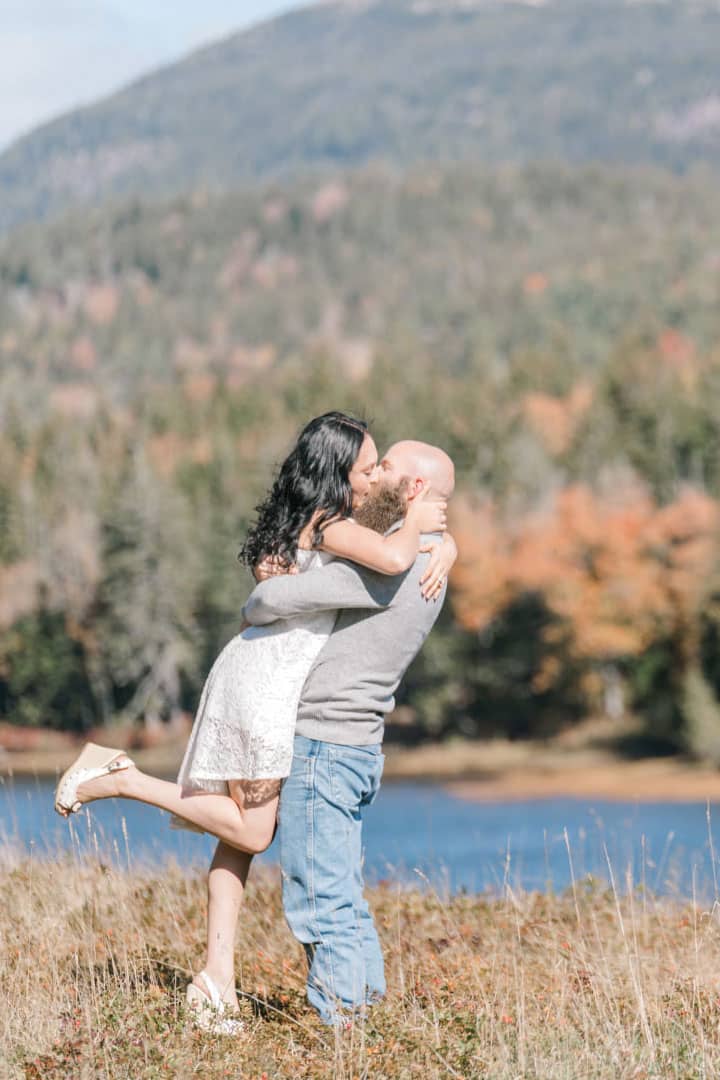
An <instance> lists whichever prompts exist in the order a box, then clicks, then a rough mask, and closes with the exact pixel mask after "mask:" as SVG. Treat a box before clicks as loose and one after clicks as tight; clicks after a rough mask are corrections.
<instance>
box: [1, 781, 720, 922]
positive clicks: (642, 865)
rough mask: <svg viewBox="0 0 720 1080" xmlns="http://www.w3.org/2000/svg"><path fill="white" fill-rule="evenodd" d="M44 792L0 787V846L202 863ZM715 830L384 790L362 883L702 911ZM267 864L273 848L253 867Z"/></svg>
mask: <svg viewBox="0 0 720 1080" xmlns="http://www.w3.org/2000/svg"><path fill="white" fill-rule="evenodd" d="M53 788H54V785H53V784H51V783H50V782H48V781H45V780H12V779H7V778H5V779H0V841H5V842H6V843H10V844H11V845H13V846H16V847H19V848H21V849H22V850H25V851H32V852H33V855H34V856H35V857H47V856H54V855H56V854H58V853H59V852H62V851H63V850H72V849H73V848H74V849H75V850H76V851H77V852H78V853H79V854H80V855H83V854H84V853H87V852H90V853H92V854H96V855H98V856H99V857H100V858H102V859H103V860H105V861H108V862H113V863H116V864H120V865H128V864H129V865H131V866H132V865H138V864H147V863H162V862H164V861H165V860H166V859H168V858H169V857H172V858H174V859H176V860H177V861H179V862H180V863H182V864H187V865H198V864H201V865H202V864H207V863H208V862H209V860H210V857H211V854H212V850H213V846H214V842H213V840H212V839H211V838H210V837H206V836H199V835H197V834H194V833H189V832H184V831H176V830H173V829H171V828H170V827H169V818H168V815H167V814H165V813H164V812H163V811H159V810H156V809H155V808H154V807H148V806H144V805H143V804H141V803H136V802H131V801H119V800H107V801H104V802H97V803H93V804H92V806H91V807H90V808H89V809H88V810H86V811H83V812H81V813H80V814H77V815H75V816H74V817H73V818H72V819H71V824H70V825H69V824H68V822H66V821H63V820H62V819H61V818H59V817H58V816H57V815H56V814H55V813H54V811H53V807H52V795H53ZM708 818H709V820H708ZM714 822H716V823H717V835H718V843H717V846H718V848H720V804H714V805H710V806H708V805H707V804H705V803H664V802H654V803H621V802H604V801H602V800H599V799H593V800H591V799H567V798H562V799H532V800H525V801H513V802H473V801H470V800H467V799H461V798H458V797H455V796H454V795H452V794H450V793H449V792H448V791H446V790H445V789H444V788H443V787H442V786H439V785H436V784H420V783H399V782H393V783H386V784H385V785H384V786H383V788H382V790H381V792H380V794H379V796H378V798H377V801H376V802H375V804H374V805H373V806H371V807H370V808H369V809H368V811H367V817H366V821H365V827H364V836H365V870H366V877H367V880H368V881H369V882H373V881H378V880H388V879H389V880H393V881H398V882H400V883H407V884H422V885H423V886H424V887H430V888H434V889H436V890H439V891H441V892H442V893H446V892H448V893H453V892H457V891H458V890H461V889H464V890H467V891H471V892H484V891H490V892H493V893H499V892H502V891H503V890H505V889H507V888H512V889H525V890H541V891H547V890H549V889H552V890H554V891H560V890H563V889H565V888H567V887H568V886H570V885H571V883H572V881H573V880H575V881H576V882H580V881H581V880H583V879H586V878H587V876H588V875H592V877H594V878H597V879H601V880H602V881H604V882H608V883H611V882H612V881H613V880H614V883H615V885H616V887H617V889H618V890H619V891H621V892H625V891H627V888H628V886H630V885H632V886H633V887H640V886H642V887H644V888H646V889H647V890H649V891H650V892H652V893H656V894H662V895H668V894H671V895H676V896H679V897H692V896H695V897H697V899H698V900H701V901H704V902H706V901H708V900H712V899H715V898H716V897H717V886H716V876H718V870H717V860H716V859H715V852H714V848H715V843H714V838H713V823H714ZM276 859H277V842H275V843H274V844H273V845H272V847H271V848H270V849H269V850H268V852H266V853H265V854H264V855H263V856H261V861H263V862H266V863H268V862H269V863H272V862H275V861H276Z"/></svg>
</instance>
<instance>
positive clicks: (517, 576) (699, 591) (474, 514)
mask: <svg viewBox="0 0 720 1080" xmlns="http://www.w3.org/2000/svg"><path fill="white" fill-rule="evenodd" d="M452 528H453V531H454V532H455V534H456V537H457V542H458V547H459V550H460V556H459V559H458V563H457V566H456V569H455V572H454V574H453V598H454V606H455V611H456V613H457V617H458V619H459V621H460V623H461V624H462V625H463V626H464V627H465V628H466V629H469V630H476V631H477V630H480V629H482V628H483V627H484V626H485V625H487V624H488V623H489V622H490V621H491V620H492V619H493V618H494V617H496V616H497V615H498V614H499V613H500V612H501V611H502V609H503V607H504V606H506V605H507V604H508V603H509V602H510V601H512V599H513V598H515V597H517V596H519V595H522V594H523V593H527V592H540V593H542V595H543V596H544V598H545V602H546V603H547V605H548V608H549V609H550V611H552V612H553V613H554V614H556V615H557V616H559V617H560V620H561V624H560V625H561V626H564V627H567V628H569V629H570V631H571V641H572V651H573V653H574V654H575V655H576V656H577V657H578V658H583V659H597V660H608V659H612V658H617V657H620V656H632V655H637V654H639V653H641V652H642V651H643V650H644V649H646V648H647V647H648V646H649V645H650V643H651V642H652V641H653V640H656V639H657V637H658V636H659V635H662V634H665V633H667V634H670V633H675V632H677V631H678V630H680V631H681V632H682V633H683V634H684V635H685V639H686V643H687V648H688V650H689V651H690V652H692V650H693V649H694V648H695V642H694V637H693V633H694V631H693V627H694V626H696V624H697V622H698V615H699V613H700V610H701V607H702V604H703V601H704V597H705V595H706V589H707V585H708V581H709V579H710V577H711V574H712V571H713V568H714V566H715V565H716V560H717V558H718V551H719V548H718V537H719V535H720V504H718V503H717V502H716V501H715V500H713V499H711V498H710V497H709V496H707V495H704V494H702V493H700V492H698V491H693V490H689V489H688V490H686V491H685V492H683V493H682V494H681V495H680V496H679V497H678V498H677V499H676V500H675V502H673V503H671V504H670V505H668V506H664V507H658V506H657V505H656V504H655V502H654V501H653V499H652V498H651V497H650V496H649V494H648V493H647V492H646V491H644V489H639V490H638V489H637V488H632V487H628V489H627V490H625V491H620V492H616V493H614V494H613V496H612V497H607V496H606V497H602V496H599V495H597V494H596V493H594V492H593V491H591V490H590V488H588V487H585V486H583V485H577V486H573V487H569V488H566V489H565V490H563V491H562V492H560V493H559V494H558V495H557V497H556V498H555V500H554V501H553V504H552V505H551V507H550V508H548V509H547V510H545V511H543V512H542V513H537V514H534V515H532V516H531V517H529V518H526V519H524V520H523V521H521V522H520V523H519V524H518V525H517V526H515V527H513V526H511V525H509V524H507V523H505V522H504V521H503V520H502V516H501V514H500V512H499V510H498V509H497V507H496V506H495V505H494V504H493V503H492V502H490V501H488V502H486V503H484V504H480V505H472V504H471V503H470V502H469V501H465V502H460V504H459V506H458V507H457V509H456V511H455V513H454V516H453V522H452ZM553 632H555V633H557V628H555V629H554V630H550V631H548V633H553Z"/></svg>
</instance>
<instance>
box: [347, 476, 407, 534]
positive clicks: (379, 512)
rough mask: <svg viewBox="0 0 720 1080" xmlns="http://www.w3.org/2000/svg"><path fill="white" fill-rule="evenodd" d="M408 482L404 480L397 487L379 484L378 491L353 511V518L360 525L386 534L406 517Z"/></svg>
mask: <svg viewBox="0 0 720 1080" xmlns="http://www.w3.org/2000/svg"><path fill="white" fill-rule="evenodd" d="M407 489H408V480H407V479H406V478H403V479H402V480H401V481H400V483H399V484H398V485H397V487H391V486H390V485H389V484H379V485H378V487H377V490H375V491H374V492H373V493H372V494H371V495H368V496H367V498H366V499H365V500H364V502H362V503H361V504H360V506H358V508H357V510H354V511H353V518H354V520H355V521H357V523H358V525H364V526H365V527H366V528H368V529H374V530H375V532H379V533H386V532H387V531H388V529H389V528H391V527H392V526H393V525H394V524H395V522H396V521H400V519H401V518H404V517H405V513H406V511H407Z"/></svg>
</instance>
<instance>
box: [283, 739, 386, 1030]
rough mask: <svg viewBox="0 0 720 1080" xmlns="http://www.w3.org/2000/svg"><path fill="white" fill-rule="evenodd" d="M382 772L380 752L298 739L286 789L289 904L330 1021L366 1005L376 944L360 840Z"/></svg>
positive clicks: (313, 987)
mask: <svg viewBox="0 0 720 1080" xmlns="http://www.w3.org/2000/svg"><path fill="white" fill-rule="evenodd" d="M381 771H382V755H381V754H380V752H379V747H345V746H342V747H340V746H336V745H334V744H331V743H322V742H319V741H317V740H313V739H305V738H304V737H303V736H298V737H297V738H296V740H295V755H294V758H293V766H292V770H291V773H290V776H289V777H288V778H287V780H286V781H285V784H284V785H283V791H282V797H281V805H280V862H281V868H282V878H283V904H284V907H285V915H286V918H287V920H288V924H289V926H290V929H291V930H292V932H293V934H294V935H295V937H296V938H297V939H298V941H300V942H302V944H303V945H304V946H305V951H306V954H307V957H308V963H309V973H308V984H307V993H308V1000H309V1001H310V1003H311V1004H312V1005H313V1006H314V1007H315V1008H316V1009H317V1010H318V1012H319V1013H320V1016H321V1019H323V1020H324V1021H325V1022H326V1023H333V1022H335V1020H336V1019H337V1018H338V1015H339V1013H340V1012H342V1010H352V1009H355V1008H359V1007H361V1006H362V1005H363V1004H364V1003H365V994H366V990H365V987H366V973H365V956H364V943H365V939H366V938H367V940H370V938H369V935H366V934H365V933H364V927H365V925H366V924H368V925H369V924H370V921H371V920H370V916H369V912H367V910H366V909H365V910H364V911H361V909H360V905H359V897H358V889H357V884H358V880H360V881H361V867H360V865H359V864H360V842H359V834H360V829H361V823H362V818H361V806H362V805H363V803H364V801H365V800H367V799H370V798H371V797H372V792H373V791H374V790H376V788H377V783H378V780H379V774H380V772H381ZM373 930H374V928H373ZM373 955H374V954H373ZM374 963H375V965H376V964H377V959H376V957H375V960H374ZM373 979H374V981H376V979H377V976H376V975H373Z"/></svg>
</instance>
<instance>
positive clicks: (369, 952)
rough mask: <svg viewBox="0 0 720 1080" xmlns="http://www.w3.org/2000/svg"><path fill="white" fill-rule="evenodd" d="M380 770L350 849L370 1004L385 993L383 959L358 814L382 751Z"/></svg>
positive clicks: (373, 796) (378, 784)
mask: <svg viewBox="0 0 720 1080" xmlns="http://www.w3.org/2000/svg"><path fill="white" fill-rule="evenodd" d="M380 762H381V764H380V770H379V772H378V773H377V775H376V778H375V783H374V786H373V788H372V790H371V791H370V792H369V794H368V796H367V798H365V799H364V800H363V802H362V803H361V806H360V821H359V822H358V823H357V827H356V829H355V836H354V842H355V851H354V853H353V865H354V870H355V909H356V913H357V918H358V923H359V926H360V936H361V938H362V951H363V960H364V963H365V1002H366V1004H368V1005H372V1004H373V1003H374V1002H377V1001H379V1000H380V998H382V997H384V996H385V990H386V986H385V961H384V959H383V954H382V949H381V948H380V939H379V938H378V935H377V930H376V929H375V921H374V919H373V917H372V913H371V911H370V908H369V907H368V902H367V900H366V899H365V895H364V886H365V883H364V881H363V852H362V817H363V812H364V810H365V807H367V806H370V804H371V803H372V802H374V800H375V796H376V795H377V793H378V791H379V790H380V776H381V773H382V762H384V757H383V755H380Z"/></svg>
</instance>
